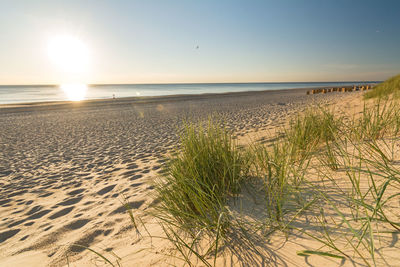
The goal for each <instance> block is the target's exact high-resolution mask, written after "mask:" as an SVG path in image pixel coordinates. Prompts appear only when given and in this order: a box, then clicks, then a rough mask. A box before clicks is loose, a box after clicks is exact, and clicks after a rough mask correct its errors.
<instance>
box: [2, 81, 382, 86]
mask: <svg viewBox="0 0 400 267" xmlns="http://www.w3.org/2000/svg"><path fill="white" fill-rule="evenodd" d="M383 81H384V80H379V81H374V80H351V81H307V82H304V81H303V82H300V81H298V82H282V81H281V82H265V81H253V82H170V83H71V84H86V85H88V86H98V85H180V84H182V85H184V84H249V83H250V84H251V83H252V84H262V83H351V82H354V83H360V82H368V83H373V82H383ZM61 84H68V83H56V84H55V83H43V84H0V86H1V87H5V86H58V85H61Z"/></svg>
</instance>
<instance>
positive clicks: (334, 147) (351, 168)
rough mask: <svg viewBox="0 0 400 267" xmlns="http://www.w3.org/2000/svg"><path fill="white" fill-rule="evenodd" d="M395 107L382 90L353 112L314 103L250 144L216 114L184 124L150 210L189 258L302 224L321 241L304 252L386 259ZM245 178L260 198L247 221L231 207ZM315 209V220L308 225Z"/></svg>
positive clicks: (395, 224) (393, 188)
mask: <svg viewBox="0 0 400 267" xmlns="http://www.w3.org/2000/svg"><path fill="white" fill-rule="evenodd" d="M389 83H390V84H393V83H395V82H394V81H391V80H389ZM377 89H379V87H378V88H377ZM375 90H376V89H374V91H375ZM382 90H383V89H382ZM374 91H372V92H374ZM367 98H369V96H368V97H367ZM398 106H399V105H398V102H397V101H396V100H395V99H382V98H381V97H378V99H376V100H375V101H373V102H365V104H364V107H363V109H362V110H361V112H360V113H359V114H356V115H355V116H353V117H346V116H345V115H339V113H337V112H335V111H334V110H331V109H328V108H323V107H318V108H314V109H312V110H311V109H308V110H306V111H305V112H304V113H302V114H300V115H297V116H296V117H294V118H293V119H292V120H291V121H290V122H289V124H288V127H287V128H285V129H284V131H283V132H281V133H280V134H278V138H275V139H271V141H270V142H267V143H257V142H252V143H250V144H249V145H248V146H247V147H244V148H243V147H242V146H239V145H238V143H237V142H236V140H235V138H234V136H233V134H232V133H231V132H229V131H228V130H227V129H226V128H224V127H223V126H221V123H219V122H215V121H211V120H209V121H208V122H206V123H197V124H193V123H187V124H186V125H185V127H184V129H183V131H182V134H181V137H180V145H179V146H178V147H177V149H176V151H175V152H174V153H172V154H171V156H170V158H169V160H168V161H167V163H166V164H165V167H164V168H165V170H164V171H163V173H164V174H163V176H162V177H160V179H159V180H157V181H156V183H155V191H156V195H155V197H156V198H157V200H158V201H157V204H156V205H155V208H154V210H153V211H152V216H154V217H155V218H156V219H157V220H158V222H159V223H160V225H161V227H162V229H163V232H164V237H163V238H164V239H167V240H168V241H170V242H171V244H173V247H174V248H175V252H177V253H178V255H179V256H176V254H174V256H173V257H174V258H178V259H179V260H181V261H183V262H184V263H185V264H187V265H189V266H196V265H198V264H200V265H205V266H216V264H217V259H218V257H220V256H221V257H222V255H224V251H232V250H230V249H229V247H230V246H232V244H233V243H234V238H232V236H233V235H236V237H237V236H238V235H239V236H241V238H240V239H241V243H242V245H243V246H246V247H247V248H249V249H250V248H253V247H254V248H255V247H256V245H255V244H254V243H252V242H253V241H252V240H255V239H254V236H257V240H258V242H259V241H260V239H259V237H260V236H261V237H262V236H264V235H263V234H262V233H268V235H269V234H271V233H274V232H277V231H282V233H284V234H285V235H286V236H288V235H290V232H291V231H298V232H300V233H301V234H302V235H304V236H307V237H308V238H311V239H313V240H314V241H317V242H318V243H320V244H321V246H320V247H319V248H317V249H305V250H299V251H298V252H297V255H299V256H305V257H309V256H313V257H317V256H322V257H331V258H336V259H340V260H345V259H346V260H349V261H353V262H361V263H362V264H364V265H367V266H377V265H380V264H382V263H384V262H385V256H384V255H383V254H382V253H381V251H380V249H381V247H380V246H381V238H382V236H384V235H385V234H387V233H399V231H400V219H399V218H398V214H396V211H395V209H393V207H394V206H393V203H396V201H398V200H399V199H400V193H398V192H399V190H400V169H399V168H398V166H397V165H396V164H397V161H398V159H396V156H398V151H397V148H398V146H399V141H400V139H399V133H400V130H399V129H400V109H399V108H398ZM248 186H250V187H251V188H253V189H254V192H256V193H255V194H256V195H257V197H259V196H261V198H262V199H261V202H262V203H263V208H262V209H263V211H262V212H261V214H258V215H260V216H258V219H254V218H252V220H251V221H250V220H249V219H246V218H245V217H246V216H243V214H241V213H240V212H233V211H232V210H234V209H235V208H234V206H235V205H236V206H237V205H241V203H242V199H243V196H244V195H245V194H244V192H243V188H246V187H248ZM258 193H261V194H258ZM258 200H260V199H258ZM255 201H256V200H255ZM316 203H318V205H316ZM236 210H240V209H236ZM129 216H130V218H131V220H132V222H133V223H134V224H136V222H135V218H134V215H133V213H129ZM309 217H314V220H312V223H311V224H309V225H304V224H302V222H303V221H304V219H305V218H309ZM257 220H259V221H257ZM307 220H308V219H307ZM135 227H137V226H135ZM316 229H317V230H316ZM238 233H240V234H238ZM252 235H253V236H252ZM264 237H265V238H267V235H265V236H264ZM250 250H252V249H250ZM254 251H257V249H254ZM257 253H258V251H257Z"/></svg>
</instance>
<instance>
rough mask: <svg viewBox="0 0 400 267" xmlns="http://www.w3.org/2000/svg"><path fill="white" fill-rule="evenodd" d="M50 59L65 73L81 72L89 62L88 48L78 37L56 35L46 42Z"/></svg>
mask: <svg viewBox="0 0 400 267" xmlns="http://www.w3.org/2000/svg"><path fill="white" fill-rule="evenodd" d="M48 55H49V57H50V59H51V61H52V62H53V63H54V64H55V65H56V66H57V67H58V68H59V70H61V71H63V72H66V73H82V72H84V71H86V70H87V68H88V64H89V49H88V47H87V45H86V44H85V43H84V42H83V41H81V40H80V39H79V38H77V37H74V36H72V35H57V36H54V37H52V38H51V39H50V40H49V42H48Z"/></svg>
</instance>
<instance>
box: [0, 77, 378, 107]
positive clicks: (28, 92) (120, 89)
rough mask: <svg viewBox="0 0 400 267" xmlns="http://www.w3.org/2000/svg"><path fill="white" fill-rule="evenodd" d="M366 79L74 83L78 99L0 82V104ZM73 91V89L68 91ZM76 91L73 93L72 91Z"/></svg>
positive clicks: (49, 88)
mask: <svg viewBox="0 0 400 267" xmlns="http://www.w3.org/2000/svg"><path fill="white" fill-rule="evenodd" d="M377 83H380V81H368V82H365V81H363V82H359V81H351V82H290V83H191V84H182V83H181V84H98V85H83V86H82V85H81V86H75V88H76V89H73V90H83V91H82V92H78V95H79V98H78V99H76V98H73V97H72V98H71V94H70V93H71V92H68V91H66V90H65V88H71V87H72V88H74V86H69V87H68V86H63V85H0V104H14V103H31V102H53V101H66V100H67V101H68V100H85V99H107V98H120V97H138V96H163V95H181V94H205V93H226V92H244V91H264V90H282V89H296V88H321V87H335V86H352V85H366V84H377ZM82 88H84V89H82ZM72 92H73V93H74V91H72ZM75 93H76V92H75Z"/></svg>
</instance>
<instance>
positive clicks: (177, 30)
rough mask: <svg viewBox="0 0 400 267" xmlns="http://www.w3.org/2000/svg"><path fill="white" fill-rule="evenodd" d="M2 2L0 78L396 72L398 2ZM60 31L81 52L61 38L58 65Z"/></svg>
mask: <svg viewBox="0 0 400 267" xmlns="http://www.w3.org/2000/svg"><path fill="white" fill-rule="evenodd" d="M0 6H1V8H0V84H60V83H66V82H82V83H90V84H94V83H97V84H101V83H111V84H113V83H114V84H115V83H197V82H198V83H203V82H209V83H214V82H310V81H376V80H384V79H386V78H388V77H390V76H393V75H395V74H398V73H400V17H399V14H400V13H399V12H400V1H395V0H394V1H385V0H380V1H369V0H352V1H348V0H332V1H328V0H315V1H314V0H292V1H289V0H281V1H278V0H276V1H268V0H265V1H251V0H247V1H246V0H242V1H235V0H229V1H223V0H221V1H216V0H211V1H208V0H197V1H194V0H193V1H191V0H185V1H184V0H181V1H173V0H171V1H169V0H159V1H153V0H143V1H134V0H131V1H122V0H121V1H118V0H113V1H111V0H110V1H102V0H95V1H90V0H86V1H73V0H68V1H50V0H49V1H45V0H38V1H31V0H26V1H22V0H10V1H7V0H0ZM59 36H67V37H70V38H72V39H73V40H78V42H79V44H82V45H84V47H85V50H84V51H85V52H84V53H85V55H83V54H82V53H74V51H75V50H72V52H71V51H66V52H63V49H67V50H68V49H69V48H70V47H74V45H73V44H74V43H72V45H71V44H70V43H67V45H66V47H61V48H60V47H58V48H59V49H58V50H57V51H58V56H59V57H60V58H61V66H60V64H58V65H57V64H56V63H57V62H55V61H54V58H52V57H51V56H50V55H49V54H50V53H49V43H51V42H52V41H54V40H55V39H56V38H58V37H59ZM78 46H79V45H78ZM60 49H61V50H60ZM71 53H72V54H71ZM83 57H84V58H85V59H86V61H85V65H84V67H82V64H83V63H82V62H81V58H83ZM68 60H69V61H68ZM65 61H68V63H70V65H69V67H71V68H70V69H68V70H66V69H65V68H62V65H63V64H64V65H65V64H66V63H65ZM71 62H72V63H71ZM58 63H60V62H58ZM71 69H72V70H71Z"/></svg>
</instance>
